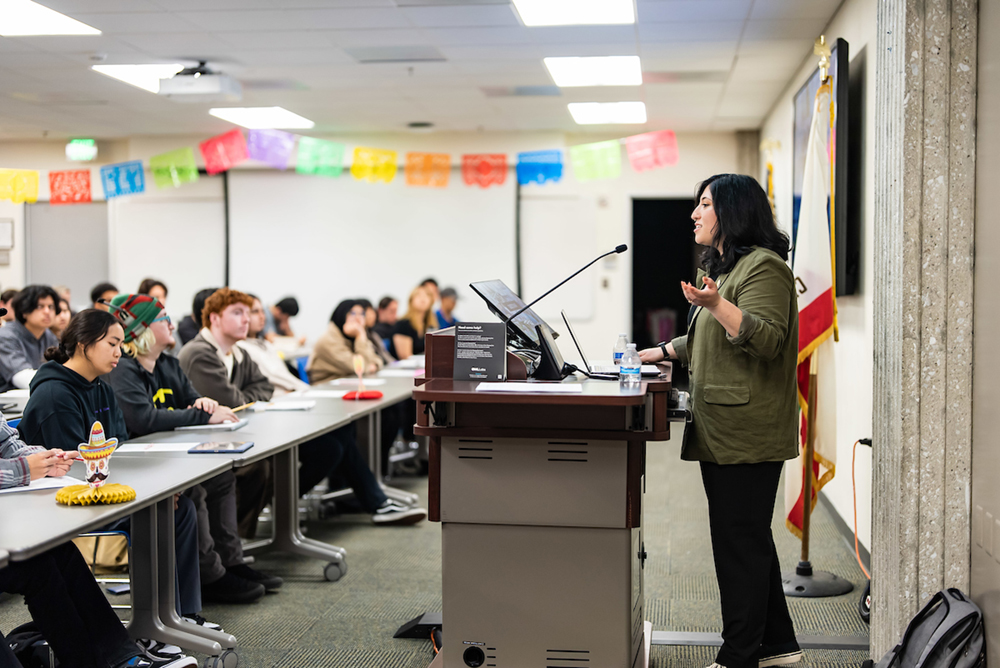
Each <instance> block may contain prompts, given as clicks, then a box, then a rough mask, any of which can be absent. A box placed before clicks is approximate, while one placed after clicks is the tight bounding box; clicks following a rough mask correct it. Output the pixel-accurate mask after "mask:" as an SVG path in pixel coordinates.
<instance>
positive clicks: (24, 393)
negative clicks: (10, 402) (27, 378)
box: [0, 390, 29, 399]
mask: <svg viewBox="0 0 1000 668" xmlns="http://www.w3.org/2000/svg"><path fill="white" fill-rule="evenodd" d="M28 392H29V390H7V391H6V392H3V393H2V394H0V399H27V398H28Z"/></svg>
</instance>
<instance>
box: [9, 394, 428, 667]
mask: <svg viewBox="0 0 1000 668" xmlns="http://www.w3.org/2000/svg"><path fill="white" fill-rule="evenodd" d="M379 380H381V381H382V382H380V383H378V384H377V385H371V386H370V387H371V389H378V390H380V391H381V392H382V393H383V397H382V398H381V399H377V400H365V401H345V400H343V399H342V398H339V397H338V398H332V397H311V396H308V395H309V393H308V392H307V393H305V395H304V396H303V395H302V394H290V395H286V396H284V397H278V398H276V399H275V401H277V402H282V401H301V400H303V399H307V400H310V401H315V402H316V405H315V406H314V407H313V408H312V409H310V410H306V411H275V410H272V411H264V412H250V413H248V414H247V417H248V418H249V423H248V424H247V425H246V426H245V427H243V428H242V429H239V430H236V431H232V432H228V431H222V432H219V431H209V430H193V431H171V432H159V433H155V434H149V435H147V436H144V437H142V438H137V439H133V440H131V441H129V443H186V442H190V443H195V442H203V441H206V440H221V441H226V440H240V441H253V442H254V446H253V447H252V448H251V449H250V450H248V451H247V452H245V453H238V454H204V455H202V454H199V455H189V454H187V453H186V452H156V451H150V452H118V453H116V454H115V455H114V456H113V457H112V459H111V462H110V464H111V476H112V478H111V479H112V481H114V482H122V483H124V484H128V485H130V486H132V487H133V488H134V489H135V490H136V499H135V500H134V501H131V502H129V503H124V504H116V505H100V506H85V507H73V508H68V507H64V506H59V505H58V504H56V502H55V500H54V491H53V490H45V491H37V492H19V493H14V494H5V495H0V516H2V517H4V521H3V523H0V557H2V558H7V557H6V555H5V554H3V553H4V552H6V553H9V559H10V560H11V561H20V560H24V559H28V558H30V557H32V556H35V555H37V554H40V553H42V552H44V551H45V550H48V549H51V548H52V547H54V546H56V545H59V544H61V543H63V542H66V541H67V540H70V539H72V538H74V537H75V536H76V535H78V534H80V533H85V532H87V531H90V530H93V529H95V528H99V527H102V526H105V525H107V524H109V523H111V522H113V521H114V520H117V519H119V518H121V517H124V516H126V515H130V514H131V515H132V531H131V547H132V555H131V571H132V572H131V579H132V607H133V616H132V620H131V621H130V623H129V632H130V633H131V634H132V635H133V637H144V638H153V639H156V640H159V641H161V642H165V643H170V644H175V645H179V646H181V647H183V648H185V649H187V650H190V651H197V652H201V653H204V654H208V655H210V656H216V657H219V659H218V660H217V661H216V665H217V666H225V668H233V667H234V666H235V665H236V661H237V658H236V654H235V653H234V652H232V651H231V650H233V649H235V648H236V646H237V645H236V639H235V638H234V637H233V636H232V635H230V634H227V633H220V632H218V631H212V630H209V629H205V628H204V627H201V626H197V625H194V624H190V623H188V622H185V621H183V620H181V619H180V618H179V617H178V615H177V612H176V610H175V600H174V582H173V578H174V572H175V558H174V531H173V526H174V521H173V514H174V506H173V495H174V494H175V493H179V492H181V491H183V490H185V489H187V488H189V487H191V486H192V485H195V484H198V483H199V482H202V481H204V480H207V479H209V478H211V477H213V476H215V475H218V474H220V473H222V472H224V471H226V470H229V469H231V468H239V467H241V466H247V465H249V464H252V463H254V462H257V461H260V460H262V459H265V458H272V459H273V460H274V467H275V496H274V534H273V537H272V538H271V539H270V541H266V542H261V543H258V544H254V545H251V546H248V549H247V551H248V552H250V553H252V552H254V551H260V550H263V549H276V550H282V551H286V552H292V553H296V554H301V555H303V556H308V557H313V558H317V559H322V560H327V561H328V563H327V565H326V566H325V568H324V576H325V577H326V578H327V579H328V580H331V581H335V580H338V579H340V578H341V577H343V575H344V574H346V572H347V563H346V551H345V550H343V548H340V547H337V546H334V545H329V544H327V543H323V542H320V541H316V540H311V539H308V538H306V537H305V536H304V535H303V534H302V532H301V530H300V528H299V507H298V499H299V490H298V445H299V444H301V443H304V442H307V441H309V440H312V439H314V438H316V437H318V436H321V435H323V434H325V433H328V432H330V431H333V430H335V429H339V428H341V427H344V426H346V425H348V424H350V423H351V422H354V421H356V420H360V419H368V420H369V429H368V436H369V438H368V453H369V462H370V465H371V467H372V469H373V471H374V472H375V475H376V477H377V478H378V480H379V482H380V484H381V471H380V468H381V466H380V464H381V457H380V456H379V455H380V452H379V448H380V438H379V432H380V425H381V420H380V411H381V410H382V409H384V408H387V407H389V406H391V405H393V404H395V403H398V402H400V401H403V400H405V399H407V398H409V397H410V396H412V391H413V378H412V377H385V378H380V379H379ZM355 385H356V383H353V382H352V381H350V380H342V381H335V382H334V383H328V384H322V385H316V386H314V387H313V388H312V389H314V390H320V391H323V390H327V391H329V390H348V391H349V390H352V389H354V386H355ZM151 463H152V465H151ZM69 475H71V476H74V477H78V478H81V479H82V477H83V469H82V465H81V464H80V463H76V464H74V465H73V468H71V470H70V473H69ZM383 489H384V490H385V491H386V494H387V495H388V496H390V497H393V498H396V499H398V500H401V501H404V502H407V503H414V502H416V500H417V499H416V496H415V495H412V494H409V493H407V492H403V491H401V490H394V489H392V488H391V487H386V486H384V485H383ZM4 563H6V562H3V561H0V567H2V566H3V565H4Z"/></svg>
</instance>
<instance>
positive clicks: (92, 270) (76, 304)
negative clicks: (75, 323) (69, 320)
mask: <svg viewBox="0 0 1000 668" xmlns="http://www.w3.org/2000/svg"><path fill="white" fill-rule="evenodd" d="M25 214H26V215H25V221H24V227H25V236H26V237H27V244H26V246H25V248H26V254H27V266H26V270H27V271H26V279H27V283H28V284H33V283H41V284H44V285H65V286H67V287H69V289H70V291H71V292H72V294H73V303H72V304H70V306H71V307H72V308H74V309H80V308H85V307H87V306H89V305H90V289H91V288H92V287H94V286H95V285H97V284H98V283H100V282H102V281H106V280H108V274H109V270H108V205H107V203H106V202H92V203H90V204H74V205H73V206H58V205H56V206H52V205H50V204H48V203H46V202H39V203H37V204H27V205H26V206H25Z"/></svg>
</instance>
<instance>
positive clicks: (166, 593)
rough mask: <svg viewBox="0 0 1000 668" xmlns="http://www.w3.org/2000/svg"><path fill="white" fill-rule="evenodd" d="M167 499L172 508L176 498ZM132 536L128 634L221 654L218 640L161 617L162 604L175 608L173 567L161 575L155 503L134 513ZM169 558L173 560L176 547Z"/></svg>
mask: <svg viewBox="0 0 1000 668" xmlns="http://www.w3.org/2000/svg"><path fill="white" fill-rule="evenodd" d="M164 502H169V503H170V504H171V508H172V507H173V497H169V498H168V499H166V500H165V501H161V502H160V503H164ZM172 530H173V527H171V531H172ZM131 538H132V561H131V564H130V569H131V578H132V619H131V620H130V621H129V623H128V632H129V635H131V636H132V637H133V638H152V639H153V640H159V641H160V642H164V643H168V644H173V645H179V646H181V647H183V648H185V649H187V650H190V651H195V652H201V653H203V654H209V655H212V656H218V655H220V654H222V651H223V650H222V646H221V645H220V644H219V643H217V642H214V641H211V640H208V639H206V638H203V637H200V636H197V635H193V634H191V633H185V632H183V631H180V630H178V629H175V628H172V627H169V626H167V625H166V624H164V623H163V620H162V619H160V610H161V609H162V606H170V607H171V608H173V607H174V580H173V570H170V571H167V572H166V573H164V574H163V576H164V577H161V572H160V569H161V559H160V558H159V557H160V555H159V554H158V550H157V542H158V541H157V509H156V507H155V506H149V507H147V508H143V509H142V510H139V511H137V512H136V513H135V514H133V515H132V536H131ZM169 561H170V563H171V564H172V563H173V550H171V554H170V556H169ZM167 575H169V577H167ZM162 582H167V583H168V584H166V585H162V588H161V583H162ZM161 593H162V599H163V601H162V604H161Z"/></svg>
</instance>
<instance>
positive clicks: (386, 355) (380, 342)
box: [358, 297, 396, 364]
mask: <svg viewBox="0 0 1000 668" xmlns="http://www.w3.org/2000/svg"><path fill="white" fill-rule="evenodd" d="M358 303H359V304H361V306H362V307H364V309H365V329H366V330H368V339H369V340H370V341H371V342H372V345H373V346H375V352H376V353H377V354H378V356H379V359H380V360H382V363H383V364H392V363H393V362H395V361H396V358H395V357H393V356H392V353H390V352H389V348H388V346H387V345H386V343H385V339H383V338H382V336H381V335H380V334H379V333H378V332H376V331H375V326H376V325H377V324H378V312H377V311H376V310H375V307H374V306H372V303H371V302H370V301H368V300H367V299H365V298H364V297H362V298H361V299H359V300H358Z"/></svg>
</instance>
